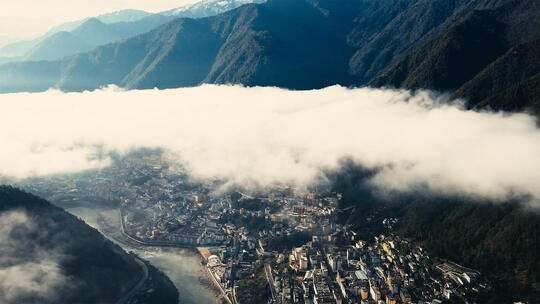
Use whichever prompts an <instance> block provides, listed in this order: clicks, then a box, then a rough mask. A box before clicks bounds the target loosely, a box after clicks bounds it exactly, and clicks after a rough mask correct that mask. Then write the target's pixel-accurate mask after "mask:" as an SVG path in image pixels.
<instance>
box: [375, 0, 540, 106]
mask: <svg viewBox="0 0 540 304" xmlns="http://www.w3.org/2000/svg"><path fill="white" fill-rule="evenodd" d="M476 2H479V1H476ZM485 2H486V4H485V5H484V9H481V10H474V11H471V12H470V13H468V14H467V15H465V16H464V17H462V18H460V19H459V20H458V21H457V22H456V23H455V24H454V25H452V26H451V27H450V28H448V29H447V30H446V31H444V32H443V33H442V34H441V35H439V36H438V37H437V38H435V39H433V40H431V41H430V42H428V43H426V44H425V45H423V46H422V47H419V48H417V49H415V50H413V51H412V52H411V53H409V54H408V55H407V56H405V57H404V58H403V59H401V60H400V61H399V62H398V63H396V64H394V65H393V66H392V67H391V68H389V69H388V70H386V71H385V72H384V73H383V74H382V75H381V76H379V77H377V78H376V79H374V80H373V81H371V83H370V84H371V85H374V86H393V87H404V88H408V89H417V88H427V89H435V90H442V91H449V92H454V94H453V98H464V99H466V100H467V102H468V103H467V104H468V106H469V107H471V108H472V107H476V108H483V107H488V108H492V109H496V110H507V111H520V110H524V109H531V110H532V111H535V112H536V113H537V114H538V113H539V112H538V104H539V102H540V99H539V98H540V97H538V96H539V95H538V94H535V92H538V89H537V86H535V84H537V83H538V82H537V81H538V78H534V76H535V75H536V74H538V73H539V72H540V68H539V67H540V55H539V54H538V40H539V39H540V3H538V2H537V1H527V0H523V1H493V2H489V1H485ZM488 4H490V5H488Z"/></svg>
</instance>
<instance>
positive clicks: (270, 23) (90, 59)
mask: <svg viewBox="0 0 540 304" xmlns="http://www.w3.org/2000/svg"><path fill="white" fill-rule="evenodd" d="M149 18H151V17H147V18H144V19H142V20H140V21H138V22H142V21H143V20H148V19H149ZM539 20H540V4H539V2H538V1H535V0H480V1H465V0H459V1H450V0H429V1H428V0H400V1H398V2H396V1H395V0H377V1H376V0H343V1H333V0H294V1H287V0H270V1H268V2H266V3H262V4H248V5H245V6H241V7H239V8H237V9H234V10H232V11H229V12H227V13H224V14H220V15H218V16H213V17H208V18H202V19H197V20H192V19H178V20H173V21H171V22H170V23H168V24H165V25H163V26H161V27H159V28H156V29H155V30H152V31H150V32H147V33H144V34H142V35H139V36H134V37H132V38H129V39H126V40H122V41H117V42H115V43H113V44H109V45H104V46H101V47H98V48H96V49H95V50H93V51H91V52H89V53H85V54H78V55H76V56H73V57H69V58H65V59H63V60H61V61H57V62H56V63H55V64H53V63H49V65H50V67H51V69H52V70H51V71H48V72H49V74H50V75H52V76H51V77H54V79H45V81H44V83H46V84H47V85H50V84H51V83H52V86H54V87H58V88H61V89H63V90H67V91H72V90H76V91H80V90H86V89H95V88H99V87H101V86H105V85H108V84H116V85H119V86H122V87H126V88H141V89H142V88H153V87H158V88H171V87H182V86H193V85H198V84H200V83H242V84H245V85H250V86H251V85H270V86H280V87H287V88H292V89H313V88H320V87H324V86H328V85H333V84H341V85H355V86H361V85H365V84H367V83H369V84H370V85H374V86H394V87H404V88H428V89H435V90H441V91H449V92H454V91H455V90H458V89H459V88H460V87H461V86H462V85H464V84H466V83H467V82H469V81H471V80H472V79H474V78H475V77H476V76H478V75H479V73H481V72H482V71H483V70H485V69H486V68H487V67H488V66H489V65H490V64H491V63H493V62H494V61H495V60H497V58H499V57H501V56H504V54H505V53H507V52H508V51H509V49H510V48H512V47H516V46H518V45H520V44H524V43H529V42H531V41H533V40H534V39H537V37H538V35H539V33H540V30H539V29H540V21H539ZM128 24H129V25H130V26H129V27H128V28H127V29H126V28H122V27H121V25H128ZM132 24H133V23H118V24H115V26H116V28H115V32H117V33H118V32H122V33H125V31H127V30H128V29H131V30H134V29H135V28H134V27H132V26H131V25H132ZM111 26H112V25H111ZM96 35H97V34H96ZM84 40H85V41H87V40H88V39H84ZM524 56H525V57H526V60H528V63H527V64H528V65H529V66H530V67H536V66H537V65H535V63H537V61H538V59H537V56H532V55H531V53H530V52H529V53H527V55H524ZM508 62H509V64H513V63H512V62H511V61H508ZM34 65H35V69H36V73H35V74H36V75H43V74H45V72H47V71H44V70H40V69H43V66H44V64H43V63H35V64H34ZM57 67H58V68H59V71H58V70H56V68H57ZM53 68H54V69H53ZM32 69H33V68H32V65H31V64H19V65H18V64H12V65H9V66H0V78H1V79H5V82H3V83H0V92H13V91H17V90H20V88H28V89H30V90H33V91H37V90H42V89H43V88H44V87H45V85H44V84H38V86H37V87H33V86H32V84H28V83H19V81H22V82H24V81H26V80H24V77H23V75H24V74H25V73H32ZM512 69H514V70H515V71H519V70H520V69H521V68H520V67H518V66H514V67H512ZM507 70H508V69H507ZM10 73H13V74H14V77H11V75H9V74H10ZM58 74H60V75H59V76H58ZM534 74H535V73H528V74H527V77H533V76H534ZM34 78H35V76H33V75H31V76H30V77H29V81H34ZM535 79H536V78H531V79H528V78H523V79H521V78H520V79H517V78H514V80H515V81H514V80H513V82H506V83H505V85H506V87H500V88H487V89H486V88H482V89H483V90H484V89H485V90H488V91H490V92H492V93H493V94H496V96H498V97H495V95H490V96H487V95H486V96H478V97H476V96H472V95H464V94H461V93H459V92H469V93H470V92H472V90H471V89H466V88H464V89H463V90H461V91H460V90H458V93H456V95H455V96H456V97H466V98H470V99H471V102H470V105H471V107H472V106H475V105H482V106H483V105H486V106H493V107H495V108H504V109H510V108H512V107H506V108H505V107H500V106H499V105H501V104H503V103H505V101H504V100H501V98H508V97H512V96H513V97H512V98H514V99H515V98H518V99H519V100H517V101H516V100H513V101H510V102H509V104H515V105H518V104H520V105H522V106H527V105H529V106H532V104H534V103H535V100H536V99H535V97H534V93H535V92H536V90H535V89H534V87H535V85H534V84H535ZM521 82H523V83H521ZM483 83H484V84H487V83H488V82H483ZM501 84H502V83H501ZM470 86H473V84H470ZM485 86H486V85H484V87H485ZM476 88H478V87H476ZM519 96H521V97H519ZM477 98H481V99H477ZM487 100H490V101H489V102H488V101H487ZM518 108H519V107H513V108H512V109H518Z"/></svg>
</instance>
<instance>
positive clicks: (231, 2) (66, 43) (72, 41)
mask: <svg viewBox="0 0 540 304" xmlns="http://www.w3.org/2000/svg"><path fill="white" fill-rule="evenodd" d="M253 2H262V1H261V0H255V1H252V0H227V1H217V0H204V1H201V2H197V3H195V4H188V5H184V6H181V7H178V8H175V9H172V10H168V11H164V12H161V13H157V14H152V13H148V12H145V11H141V10H130V9H127V10H121V11H117V12H113V13H108V14H103V15H100V16H97V17H91V18H86V19H83V20H77V21H73V22H68V23H64V24H61V25H59V26H56V27H53V28H52V29H50V30H49V31H48V32H47V33H46V34H45V35H43V36H41V37H38V38H36V39H33V40H28V41H19V42H15V43H11V44H9V45H6V46H4V47H2V48H0V56H3V57H4V58H3V59H1V57H0V63H1V62H2V60H3V61H4V62H8V61H21V60H33V61H38V60H55V59H60V58H63V57H66V56H69V55H74V54H77V53H80V52H85V51H90V50H92V49H93V48H95V47H96V46H99V45H103V44H107V43H110V42H114V41H117V40H121V39H125V38H128V37H131V36H135V35H137V34H141V33H144V32H147V31H150V30H152V29H154V28H156V27H157V26H159V25H162V24H164V23H166V22H168V21H171V20H173V19H175V18H179V17H189V18H202V17H208V16H213V15H217V14H220V13H222V12H225V11H228V10H231V9H234V8H236V7H238V6H241V5H242V4H246V3H253Z"/></svg>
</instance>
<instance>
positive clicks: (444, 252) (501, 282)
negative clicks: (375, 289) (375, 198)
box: [397, 200, 540, 303]
mask: <svg viewBox="0 0 540 304" xmlns="http://www.w3.org/2000/svg"><path fill="white" fill-rule="evenodd" d="M398 214H399V216H400V218H401V222H400V224H399V226H398V227H397V230H398V232H399V233H401V234H402V235H404V236H407V237H411V238H413V239H414V240H417V241H420V242H422V243H423V244H424V246H425V248H427V249H428V250H429V252H430V253H432V254H433V255H434V256H439V257H444V258H447V259H451V260H453V261H459V263H462V264H465V265H468V266H470V267H473V268H475V269H478V270H480V271H481V272H482V273H483V275H485V276H487V277H488V278H489V279H490V280H491V281H492V284H494V285H495V286H494V287H493V290H492V291H491V292H490V293H488V294H487V295H486V298H485V299H482V300H481V301H479V302H481V303H513V302H516V301H523V300H524V299H527V300H528V301H530V302H529V303H536V302H535V301H536V300H537V299H538V297H539V296H540V276H539V275H538V274H539V273H540V262H539V261H540V239H539V238H538V233H539V232H540V217H539V215H538V214H536V213H534V212H532V211H530V210H523V209H522V208H521V207H519V206H517V205H515V204H501V203H499V204H488V203H470V202H463V201H459V200H437V201H429V200H426V201H422V200H418V201H415V202H412V203H410V204H408V205H406V206H405V207H403V208H402V209H401V210H400V211H399V213H398Z"/></svg>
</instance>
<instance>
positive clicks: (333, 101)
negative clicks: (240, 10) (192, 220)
mask: <svg viewBox="0 0 540 304" xmlns="http://www.w3.org/2000/svg"><path fill="white" fill-rule="evenodd" d="M0 98H1V100H2V108H3V111H2V112H3V115H2V119H1V120H0V129H1V130H3V131H2V132H1V133H0V142H1V143H2V147H3V148H2V149H1V150H0V174H1V175H5V176H12V177H27V176H31V175H45V174H53V173H66V172H76V171H80V170H85V169H90V168H99V167H102V166H107V165H108V164H109V162H110V160H109V159H108V158H107V157H100V155H103V154H101V153H102V152H103V151H105V152H110V151H115V152H120V153H125V152H128V151H130V150H131V149H136V148H141V147H148V148H164V149H165V150H166V151H167V152H169V153H170V155H174V156H175V157H176V158H175V159H176V160H177V161H179V162H181V163H182V164H184V165H185V166H186V167H187V168H188V169H189V170H190V172H191V174H192V175H193V176H195V177H198V178H220V179H226V180H230V181H232V182H234V183H238V184H246V183H256V184H258V185H261V186H265V185H269V184H272V183H276V182H280V183H295V184H297V185H307V184H309V183H311V182H313V181H315V180H316V179H317V178H318V177H320V175H321V172H322V170H327V169H330V170H332V169H339V164H340V160H342V159H343V158H350V159H352V160H353V161H354V162H356V163H357V164H359V165H361V166H363V167H366V168H370V169H371V168H373V169H380V171H378V172H379V173H378V174H376V175H375V176H374V178H373V179H372V180H371V183H372V184H373V186H374V187H377V188H379V189H381V190H391V191H404V192H406V191H409V190H411V189H417V188H418V187H422V188H424V189H428V190H430V191H433V192H436V193H446V194H456V193H459V194H467V195H472V196H479V197H486V198H490V199H506V198H508V197H511V196H515V195H529V196H531V197H532V198H533V201H537V200H538V199H539V198H540V131H539V129H538V128H537V127H536V124H535V121H534V119H533V118H532V117H530V116H528V115H525V114H513V115H504V114H497V113H479V112H473V111H465V110H463V109H461V108H460V107H459V106H453V105H446V104H445V97H444V96H439V95H436V94H434V93H430V92H425V91H424V92H418V93H414V94H413V93H411V92H409V91H395V90H379V89H369V88H362V89H354V90H350V89H346V88H342V87H337V86H336V87H329V88H326V89H322V90H315V91H288V90H282V89H277V88H243V87H238V86H215V85H204V86H201V87H197V88H183V89H174V90H163V91H159V90H147V91H127V92H125V91H122V90H119V89H116V88H108V89H104V90H101V91H96V92H85V93H62V92H58V91H49V92H46V93H38V94H28V93H23V94H8V95H0ZM534 204H536V203H534ZM536 205H537V206H538V204H536Z"/></svg>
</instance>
